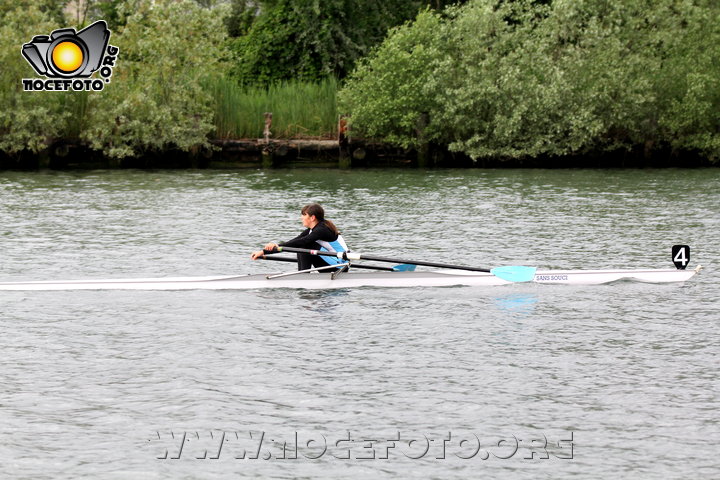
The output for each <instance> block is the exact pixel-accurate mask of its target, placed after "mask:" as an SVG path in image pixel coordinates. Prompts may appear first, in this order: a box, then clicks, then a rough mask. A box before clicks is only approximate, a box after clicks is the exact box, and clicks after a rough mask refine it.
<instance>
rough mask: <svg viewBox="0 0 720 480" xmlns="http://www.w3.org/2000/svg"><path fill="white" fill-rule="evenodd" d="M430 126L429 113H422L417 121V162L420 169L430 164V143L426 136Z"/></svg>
mask: <svg viewBox="0 0 720 480" xmlns="http://www.w3.org/2000/svg"><path fill="white" fill-rule="evenodd" d="M429 124H430V115H429V114H428V113H427V112H424V113H421V114H420V117H418V119H417V124H416V128H415V133H416V134H417V139H418V146H417V162H418V167H420V168H425V167H428V166H429V164H430V143H429V142H428V141H427V138H426V136H425V130H426V129H427V127H428V125H429Z"/></svg>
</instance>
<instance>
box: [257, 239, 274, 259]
mask: <svg viewBox="0 0 720 480" xmlns="http://www.w3.org/2000/svg"><path fill="white" fill-rule="evenodd" d="M277 248H278V245H277V243H272V242H271V243H268V244H267V245H265V246H264V247H263V249H262V250H258V251H257V252H253V253H252V254H251V255H250V258H251V259H253V260H257V259H258V258H260V257H264V256H265V253H266V252H272V251H274V250H277Z"/></svg>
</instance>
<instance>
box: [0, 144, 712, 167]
mask: <svg viewBox="0 0 720 480" xmlns="http://www.w3.org/2000/svg"><path fill="white" fill-rule="evenodd" d="M211 145H212V148H204V149H196V150H194V151H190V152H185V151H180V150H167V151H163V152H148V153H146V154H144V155H142V156H137V157H128V158H122V159H116V158H110V157H107V156H105V155H103V154H102V152H98V151H94V150H91V149H88V148H86V147H83V146H80V145H74V144H69V143H56V144H54V145H52V146H51V147H49V148H47V149H45V150H43V151H41V152H39V153H37V154H35V153H31V152H20V153H18V154H15V155H6V154H4V153H2V152H0V170H42V169H50V170H73V169H123V168H139V169H182V168H197V169H243V168H303V167H308V168H317V167H325V168H386V167H389V168H396V167H408V168H433V167H437V168H673V167H674V168H678V167H712V166H715V167H717V166H718V164H713V163H711V162H710V160H708V159H706V158H703V157H700V156H698V155H694V154H692V153H688V152H684V153H676V152H656V153H654V154H653V155H645V154H644V153H643V152H624V151H623V152H616V153H614V154H608V153H603V154H597V155H593V154H588V155H582V156H580V155H578V156H564V157H549V156H548V157H537V158H525V159H503V158H495V159H481V160H478V161H473V160H472V159H471V158H470V157H468V156H466V155H463V154H458V153H453V152H449V151H447V149H444V148H441V147H436V146H433V145H428V146H426V148H424V149H420V150H416V149H408V150H406V149H402V148H398V147H393V146H391V145H387V144H382V143H378V142H372V141H366V140H353V141H348V140H346V139H340V140H338V139H334V140H329V139H287V140H283V139H277V140H269V141H267V140H265V139H262V138H260V139H239V140H214V141H212V142H211Z"/></svg>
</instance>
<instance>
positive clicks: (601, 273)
mask: <svg viewBox="0 0 720 480" xmlns="http://www.w3.org/2000/svg"><path fill="white" fill-rule="evenodd" d="M699 270H700V267H698V268H696V269H695V270H670V269H667V270H538V271H537V272H536V273H535V278H534V279H533V281H532V283H542V284H565V285H599V284H604V283H612V282H619V281H632V282H644V283H673V282H685V281H687V280H689V279H690V278H692V277H693V275H695V274H696V273H697V272H698V271H699ZM267 276H268V274H260V275H242V276H225V277H176V278H137V279H108V280H68V281H40V282H38V281H33V282H0V290H247V289H261V288H304V289H337V288H356V287H449V286H455V285H467V286H492V285H508V284H510V283H513V282H508V281H506V280H503V279H501V278H498V277H496V276H495V275H492V274H490V273H477V272H465V271H452V272H444V271H443V272H437V271H427V272H373V273H356V272H348V273H342V274H340V275H338V276H337V278H335V279H334V280H333V279H331V278H330V274H329V273H303V274H298V275H291V276H286V277H279V278H272V279H268V278H267Z"/></svg>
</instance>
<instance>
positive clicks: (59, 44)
mask: <svg viewBox="0 0 720 480" xmlns="http://www.w3.org/2000/svg"><path fill="white" fill-rule="evenodd" d="M109 40H110V30H108V28H107V24H106V23H105V22H104V21H103V20H99V21H97V22H95V23H93V24H92V25H90V26H89V27H87V28H84V29H83V30H80V31H79V32H76V31H75V29H74V28H61V29H58V30H54V31H53V32H52V33H51V34H50V36H48V35H36V36H35V37H33V39H32V40H31V41H30V42H29V43H26V44H24V45H23V46H22V55H23V57H25V59H26V60H27V61H28V63H29V64H30V65H31V66H32V67H33V69H34V70H35V71H36V72H37V74H38V75H44V76H45V77H47V78H48V80H43V79H41V78H23V80H22V83H23V89H24V90H25V91H26V92H28V91H68V90H71V91H90V90H92V91H100V90H102V89H103V88H104V86H105V83H110V77H112V69H113V67H114V66H115V61H116V60H117V56H118V53H119V52H120V49H119V48H118V47H114V46H112V45H108V42H109ZM98 70H99V71H100V77H102V79H99V78H96V79H90V76H91V75H92V74H93V73H95V72H96V71H98Z"/></svg>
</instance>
